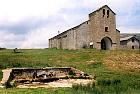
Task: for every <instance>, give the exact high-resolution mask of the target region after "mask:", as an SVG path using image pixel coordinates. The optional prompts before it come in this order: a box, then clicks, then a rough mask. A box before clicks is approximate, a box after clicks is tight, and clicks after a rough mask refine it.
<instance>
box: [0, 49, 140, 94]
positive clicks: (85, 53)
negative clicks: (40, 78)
mask: <svg viewBox="0 0 140 94" xmlns="http://www.w3.org/2000/svg"><path fill="white" fill-rule="evenodd" d="M19 52H21V53H14V52H13V50H0V79H1V78H2V72H1V70H2V69H5V68H13V67H29V68H30V67H31V68H32V67H34V68H37V67H76V68H77V69H79V70H82V71H84V72H86V73H88V74H90V75H93V76H95V77H96V80H97V83H96V85H95V86H93V87H88V86H87V87H85V86H83V87H82V86H77V88H75V87H73V88H55V89H53V88H52V89H41V88H38V89H16V88H12V89H0V94H29V93H31V94H139V93H140V74H139V72H140V70H139V69H138V68H135V64H136V66H137V65H139V64H140V59H139V58H140V52H139V51H129V50H124V51H101V50H96V49H81V50H57V49H34V50H33V49H31V50H30V49H29V50H23V49H21V50H19ZM127 62H129V63H130V65H131V63H132V64H133V66H130V65H129V63H128V64H127Z"/></svg>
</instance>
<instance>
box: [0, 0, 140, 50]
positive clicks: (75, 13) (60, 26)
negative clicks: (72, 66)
mask: <svg viewBox="0 0 140 94" xmlns="http://www.w3.org/2000/svg"><path fill="white" fill-rule="evenodd" d="M105 4H107V5H109V7H110V8H111V9H112V10H113V11H114V12H116V14H117V28H118V29H119V30H120V31H121V33H122V32H131V33H132V32H140V31H139V29H138V28H135V27H127V26H128V22H129V21H130V20H131V21H134V20H135V21H137V20H136V19H138V17H140V16H137V17H136V16H135V15H133V13H132V12H133V11H134V10H135V9H137V7H136V6H135V5H136V4H137V5H140V1H139V0H0V27H1V26H5V27H6V26H7V28H9V27H8V26H10V28H11V29H13V28H12V27H14V28H15V29H14V30H11V31H10V29H8V31H2V30H1V28H0V46H3V47H8V48H13V47H21V48H40V47H45V48H46V47H47V46H48V39H49V38H50V37H52V36H55V35H56V34H57V31H58V30H59V31H61V32H62V31H65V30H67V29H69V28H71V27H73V26H75V25H78V24H80V23H81V22H83V21H85V20H88V13H91V12H93V11H95V10H96V9H98V8H100V7H101V6H103V5H105ZM132 18H133V19H132ZM35 19H37V20H35ZM38 19H39V20H38ZM23 20H27V21H25V22H24V21H23ZM29 21H31V22H29ZM45 21H46V22H45ZM42 23H43V24H42ZM137 23H138V22H137ZM18 24H19V25H18ZM38 25H39V26H38ZM129 25H130V24H129ZM134 25H135V24H134ZM137 25H138V24H137ZM18 26H20V27H21V28H18ZM22 26H23V27H24V28H26V29H23V28H22ZM34 26H36V28H33V27H34ZM16 28H18V29H16ZM25 30H26V32H25ZM15 32H24V33H23V34H22V33H15Z"/></svg>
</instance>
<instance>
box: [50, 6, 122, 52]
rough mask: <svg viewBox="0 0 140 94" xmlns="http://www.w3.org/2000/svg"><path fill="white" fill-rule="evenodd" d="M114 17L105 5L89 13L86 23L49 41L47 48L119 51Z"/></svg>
mask: <svg viewBox="0 0 140 94" xmlns="http://www.w3.org/2000/svg"><path fill="white" fill-rule="evenodd" d="M115 15H116V14H115V13H114V12H113V11H112V10H111V9H110V8H109V7H108V6H107V5H105V6H103V7H101V8H99V9H98V10H96V11H94V12H92V13H90V14H89V20H88V21H85V22H84V23H82V24H80V25H78V26H76V27H73V28H71V29H69V30H67V31H65V32H63V33H61V34H59V35H57V36H55V37H53V38H51V39H49V48H62V49H80V48H97V49H104V50H115V49H119V46H120V32H119V31H118V30H117V29H116V18H115Z"/></svg>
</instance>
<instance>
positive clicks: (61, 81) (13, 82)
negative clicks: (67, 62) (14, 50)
mask: <svg viewBox="0 0 140 94" xmlns="http://www.w3.org/2000/svg"><path fill="white" fill-rule="evenodd" d="M2 72H3V78H2V81H1V83H0V87H17V88H39V87H44V88H51V87H72V85H74V84H82V85H87V84H89V83H94V82H95V80H94V78H93V77H92V76H89V75H88V74H86V73H84V72H82V71H80V70H77V69H75V68H72V67H62V68H50V67H48V68H11V69H5V70H2Z"/></svg>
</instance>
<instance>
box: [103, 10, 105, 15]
mask: <svg viewBox="0 0 140 94" xmlns="http://www.w3.org/2000/svg"><path fill="white" fill-rule="evenodd" d="M104 16H105V9H103V17H104Z"/></svg>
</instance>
